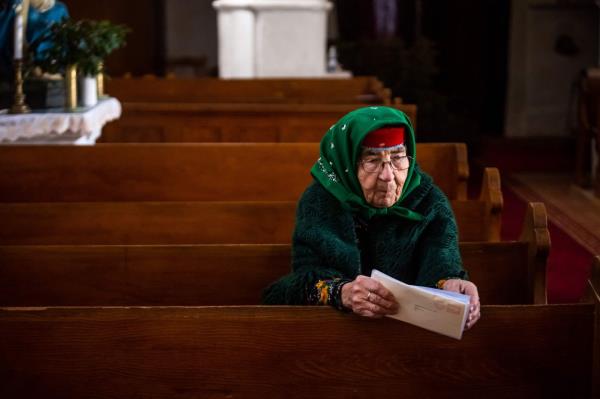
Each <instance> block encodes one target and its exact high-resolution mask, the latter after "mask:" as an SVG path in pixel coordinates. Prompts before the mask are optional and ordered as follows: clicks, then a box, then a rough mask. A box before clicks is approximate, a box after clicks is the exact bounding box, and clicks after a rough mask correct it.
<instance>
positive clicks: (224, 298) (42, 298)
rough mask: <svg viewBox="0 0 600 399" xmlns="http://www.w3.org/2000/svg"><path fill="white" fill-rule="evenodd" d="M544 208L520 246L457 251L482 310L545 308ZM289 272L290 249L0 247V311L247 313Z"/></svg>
mask: <svg viewBox="0 0 600 399" xmlns="http://www.w3.org/2000/svg"><path fill="white" fill-rule="evenodd" d="M549 246H550V239H549V233H548V228H547V220H546V214H545V209H544V206H543V204H539V203H534V204H530V206H529V209H528V213H527V216H526V219H525V222H524V225H523V232H522V235H521V239H520V240H519V241H513V242H496V243H490V242H486V243H482V242H478V243H461V244H460V249H461V254H462V257H463V263H464V265H465V267H466V268H467V270H468V271H469V273H470V277H471V279H472V280H473V281H474V282H475V283H476V284H477V285H478V287H479V290H480V294H481V300H482V303H488V304H489V303H493V304H523V303H546V302H547V299H546V278H545V275H546V274H545V271H546V261H547V257H548V251H549ZM289 270H290V246H289V245H273V244H271V245H266V244H265V245H241V244H234V245H172V246H169V245H152V246H148V245H142V246H140V245H120V246H98V245H83V246H69V245H67V246H29V245H21V246H9V245H4V246H0V306H72V305H80V306H83V305H85V306H100V305H127V306H135V305H143V306H146V305H152V306H158V305H160V306H171V305H253V304H258V303H260V293H261V291H262V289H264V288H265V287H266V286H267V285H268V284H270V283H271V282H273V281H275V280H276V279H278V278H279V277H281V276H283V275H285V274H287V273H288V272H289Z"/></svg>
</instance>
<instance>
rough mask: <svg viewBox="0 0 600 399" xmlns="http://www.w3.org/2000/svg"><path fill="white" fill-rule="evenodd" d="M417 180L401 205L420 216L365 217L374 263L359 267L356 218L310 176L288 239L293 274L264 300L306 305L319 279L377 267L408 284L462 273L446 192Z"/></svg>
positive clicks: (270, 289) (427, 179)
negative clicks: (415, 218) (308, 294)
mask: <svg viewBox="0 0 600 399" xmlns="http://www.w3.org/2000/svg"><path fill="white" fill-rule="evenodd" d="M415 169H416V170H415V172H416V173H419V174H420V175H421V184H420V185H419V186H418V187H417V188H416V189H414V191H412V192H411V193H410V195H408V196H407V197H406V198H405V199H403V201H402V205H403V206H404V207H406V208H408V209H411V210H414V211H416V212H418V213H419V214H421V215H423V216H424V220H422V221H412V220H408V219H405V218H400V217H397V216H391V215H385V216H375V217H373V218H372V219H371V220H370V221H369V225H368V231H369V233H368V239H367V240H366V242H365V243H363V247H364V248H367V250H368V251H369V254H370V259H372V260H373V264H372V265H368V267H365V268H364V269H363V267H362V265H361V260H360V259H361V256H360V249H359V247H358V245H357V241H358V240H357V235H356V230H355V225H354V219H353V216H352V213H351V212H350V211H347V210H344V209H343V208H342V207H341V206H340V203H339V201H338V200H337V199H336V198H335V197H333V196H332V195H331V194H330V193H329V192H327V190H325V188H323V186H321V185H320V184H319V183H318V182H316V181H314V182H313V183H312V184H311V185H310V186H309V187H308V188H307V189H306V191H305V192H304V194H303V195H302V197H301V198H300V201H299V203H298V209H297V214H296V228H295V231H294V236H293V242H292V273H290V274H288V275H287V276H284V277H282V278H281V279H280V280H278V281H276V282H275V283H273V284H272V285H270V286H269V287H267V289H266V290H265V291H264V293H263V302H264V303H265V304H288V305H301V304H306V298H307V293H308V291H309V290H310V289H311V288H312V287H313V286H314V285H315V284H316V283H317V281H318V280H323V279H331V278H338V277H341V278H347V279H351V280H353V279H355V278H356V277H357V276H358V275H359V274H362V273H361V271H362V270H366V269H368V270H370V269H378V270H380V271H382V272H384V273H386V274H388V275H390V276H392V277H394V278H396V279H398V280H401V281H403V282H405V283H408V284H416V285H422V286H428V287H434V286H435V285H436V283H437V282H438V281H439V280H440V279H443V278H448V277H458V278H466V272H465V271H464V269H463V267H462V262H461V258H460V253H459V249H458V231H457V227H456V221H455V219H454V215H453V213H452V210H451V209H450V204H449V203H448V199H447V198H446V196H445V195H444V194H443V193H442V192H441V191H440V189H439V188H438V187H437V186H435V185H434V184H433V182H432V179H431V177H429V176H428V175H426V174H425V173H423V172H421V171H420V170H419V168H418V167H416V168H415Z"/></svg>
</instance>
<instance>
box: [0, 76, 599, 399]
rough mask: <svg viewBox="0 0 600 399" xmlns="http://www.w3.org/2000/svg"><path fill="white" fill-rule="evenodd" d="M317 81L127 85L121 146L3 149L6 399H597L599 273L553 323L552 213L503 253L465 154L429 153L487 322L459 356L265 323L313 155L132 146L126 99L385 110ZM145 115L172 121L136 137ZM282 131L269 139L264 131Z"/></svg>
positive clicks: (403, 329) (537, 208)
mask: <svg viewBox="0 0 600 399" xmlns="http://www.w3.org/2000/svg"><path fill="white" fill-rule="evenodd" d="M369 79H370V80H369ZM315 81H316V82H312V80H306V81H305V82H300V83H298V81H296V80H283V79H280V80H273V81H267V82H264V81H239V82H238V81H202V80H196V81H188V82H186V84H183V83H180V82H176V83H173V82H172V81H171V82H169V81H167V80H160V79H154V80H140V81H137V82H136V80H134V79H130V80H127V79H125V80H122V81H121V82H120V83H122V84H121V85H118V84H117V83H119V81H118V80H115V81H113V82H111V85H114V86H109V92H111V94H113V93H115V94H116V93H119V96H121V95H122V98H121V99H122V100H123V104H124V116H123V119H122V120H120V121H118V122H116V123H115V125H119V124H121V123H122V125H120V126H117V127H116V128H115V129H117V128H118V129H120V131H121V132H122V133H120V134H122V137H124V139H122V140H109V139H108V138H107V137H109V136H107V137H105V141H107V142H106V143H102V144H99V145H96V146H91V147H65V146H1V147H0V170H2V171H3V173H2V174H0V220H1V221H2V222H1V223H0V397H2V398H4V397H6V398H13V397H19V398H21V397H24V398H25V397H46V398H66V397H74V398H75V397H78V398H81V397H86V398H137V397H139V398H142V397H148V398H150V397H152V398H191V397H202V398H212V397H248V398H259V397H260V398H265V397H283V396H288V397H298V398H304V397H332V398H338V397H339V398H342V397H343V398H346V397H356V398H360V397H367V396H373V397H377V396H379V397H390V396H402V397H407V398H422V397H434V396H435V397H457V396H460V397H481V396H484V395H485V396H486V397H490V398H501V397H502V398H504V397H507V396H510V397H516V398H534V397H577V398H579V397H582V398H583V397H597V396H598V395H600V375H599V374H598V373H599V372H600V364H599V363H598V362H599V361H600V315H599V313H600V296H599V295H600V258H596V263H595V265H594V267H593V275H592V277H591V279H590V289H589V295H588V298H587V300H586V301H585V302H582V303H574V304H565V305H549V304H547V295H546V264H547V257H548V252H549V250H550V236H549V232H548V227H547V218H546V213H545V208H544V206H543V204H540V203H531V204H529V206H528V211H527V214H526V216H525V219H524V221H523V227H522V234H521V237H520V239H519V240H517V241H501V240H500V228H501V224H500V220H501V219H500V218H501V211H502V192H501V188H500V174H499V171H498V170H497V169H495V168H486V170H485V172H484V176H483V184H482V187H481V190H480V194H479V196H478V198H475V199H469V198H467V195H466V193H467V183H468V181H467V180H468V177H469V165H468V161H467V152H466V151H467V149H466V146H465V145H464V144H460V143H436V144H419V145H418V148H417V153H418V159H419V163H420V165H421V167H422V168H423V169H424V170H425V171H426V172H427V173H429V174H430V175H431V176H432V177H433V178H434V180H435V181H436V183H437V184H438V185H439V186H440V187H441V188H442V190H443V191H444V192H445V193H446V195H447V196H448V197H449V199H450V200H451V205H452V208H453V211H454V213H455V215H456V219H457V222H458V227H459V233H460V250H461V254H462V257H463V260H464V263H465V266H466V268H467V269H468V270H469V272H470V275H471V278H472V280H473V281H474V282H475V283H476V284H477V285H478V287H479V290H480V294H481V300H482V304H483V308H482V319H481V320H480V321H479V322H478V324H477V325H476V326H475V327H474V328H473V329H472V330H471V331H468V332H466V333H465V335H464V337H463V339H462V340H461V341H455V340H452V339H449V338H447V337H444V336H441V335H437V334H434V333H429V332H427V331H424V330H422V329H418V328H416V327H413V326H410V325H406V324H404V323H400V322H397V321H394V320H390V319H384V320H377V321H373V320H367V319H364V318H361V317H358V316H354V315H352V314H343V313H340V312H337V311H335V310H333V309H329V308H318V307H285V306H281V307H272V306H271V307H267V306H260V293H261V290H262V289H263V288H264V287H265V286H266V285H267V284H268V283H270V282H272V281H273V280H275V279H276V278H278V277H280V276H281V275H283V274H286V273H287V272H288V271H289V265H290V257H291V247H290V238H291V234H292V229H293V225H294V211H295V201H296V200H297V198H298V197H299V195H300V193H301V192H302V191H303V190H304V188H305V187H306V185H307V184H308V183H309V182H310V180H311V178H310V175H309V169H310V167H311V166H312V164H313V163H314V161H315V160H316V158H317V156H318V144H317V143H316V142H315V141H316V140H308V142H304V143H298V142H291V143H290V142H281V141H303V140H267V139H265V140H257V141H265V142H259V143H255V142H252V141H250V140H242V139H241V138H242V137H243V136H237V137H238V138H237V139H236V140H222V139H221V140H200V139H198V138H199V137H203V136H202V134H195V133H194V129H195V125H193V124H192V123H191V122H190V121H189V120H184V121H182V122H181V123H182V125H183V124H186V123H188V127H189V129H190V130H189V131H190V132H191V133H190V134H189V135H188V136H187V137H188V138H193V139H186V140H179V139H175V140H170V136H168V135H162V136H160V140H156V139H155V137H156V136H152V135H150V136H145V135H144V133H143V132H144V128H143V127H142V128H140V130H137V131H135V132H136V133H134V134H133V136H132V137H129V138H127V131H128V129H129V127H127V126H130V125H128V123H129V122H128V119H127V118H128V114H129V112H130V111H129V108H128V106H127V101H128V100H130V99H131V100H133V101H135V102H136V103H139V104H143V106H146V105H148V106H150V105H153V104H152V103H153V102H154V103H160V102H161V101H162V103H161V104H163V105H164V104H166V105H168V106H169V107H170V108H172V109H177V108H179V107H181V108H183V109H188V110H189V109H194V108H193V107H195V106H198V104H200V105H202V106H204V105H206V106H207V107H208V108H210V107H217V106H225V108H223V109H226V107H232V108H231V109H234V108H235V107H237V106H242V107H244V106H245V107H248V108H249V107H250V106H252V107H255V108H256V109H257V110H260V109H261V107H263V109H266V110H271V109H273V108H270V107H271V106H273V105H282V104H283V105H284V106H287V107H289V106H290V104H291V105H293V107H290V109H291V108H294V107H296V108H302V107H304V106H312V107H314V108H315V109H317V108H323V109H327V107H329V106H330V105H332V104H333V105H334V106H340V109H342V108H341V107H347V108H344V109H351V107H357V106H360V103H361V102H363V103H364V102H367V101H368V102H369V103H374V104H377V103H381V104H384V103H389V102H390V100H389V93H388V96H387V99H386V97H385V96H384V95H382V96H381V97H380V98H377V99H374V97H372V96H371V97H364V95H365V93H368V90H365V87H367V88H370V90H371V91H372V92H375V94H376V93H379V95H381V94H382V93H384V94H385V93H386V92H387V89H382V88H381V87H379V86H377V85H375V86H365V84H364V82H365V81H371V82H372V81H373V79H372V78H364V79H363V78H360V79H350V80H348V81H344V80H339V81H338V80H336V81H328V80H320V82H317V80H315ZM256 82H259V83H256ZM308 82H311V83H308ZM333 82H335V83H333ZM340 82H341V83H340ZM343 82H346V83H348V86H352V87H350V88H347V92H348V93H350V94H347V93H346V94H344V93H345V92H344V90H346V89H344V88H343V87H344V84H343ZM169 83H172V84H169ZM302 83H305V84H302ZM152 84H155V86H151V85H152ZM219 84H222V85H223V88H222V89H220V90H222V91H223V95H222V97H218V96H217V95H216V94H215V93H218V92H219V89H218V87H219ZM236 84H239V85H241V86H237V89H236ZM369 84H371V85H372V84H373V83H369ZM160 85H162V86H160ZM194 85H195V86H194ZM244 85H246V86H244ZM278 85H279V86H278ZM313 85H314V86H313ZM334 86H335V87H334ZM151 87H154V88H153V89H151ZM160 87H162V89H160ZM319 87H321V88H320V89H319ZM357 87H358V88H359V89H356V88H357ZM374 87H375V89H374ZM274 88H275V89H274ZM334 89H335V90H334ZM117 90H122V91H121V92H118V91H117ZM202 90H206V91H205V92H203V91H202ZM252 90H254V91H252ZM260 90H264V92H262V94H261V92H260ZM294 90H295V91H294ZM302 90H304V92H305V93H308V94H306V98H304V97H302V94H301V92H302ZM378 90H379V92H378ZM357 91H358V92H360V95H361V96H363V97H358V95H357V94H356V93H357ZM161 93H162V94H161ZM206 93H208V94H206ZM371 94H373V93H371ZM128 95H130V96H131V97H127V96H128ZM179 95H180V97H178V96H179ZM211 96H213V97H214V98H221V99H220V100H219V99H217V100H215V101H214V103H210V99H211V98H213V97H211ZM252 96H255V98H254V97H252ZM227 99H231V100H230V101H231V103H226V102H225V101H227ZM253 99H254V100H253ZM294 99H296V103H294ZM315 99H319V101H320V102H316V100H315ZM236 101H237V103H236ZM250 101H252V103H250V104H249V102H250ZM311 101H312V104H310V102H311ZM342 101H344V102H345V103H347V104H346V105H345V104H335V102H338V103H339V102H342ZM232 103H233V104H232ZM396 105H397V106H398V105H401V102H399V101H397V102H396ZM413 107H414V106H413ZM148 109H152V108H151V107H150V108H148ZM213 109H216V108H213ZM414 109H415V112H416V107H415V108H414ZM223 112H224V115H225V119H231V120H233V119H235V116H234V115H235V112H237V111H232V113H231V116H230V117H229V118H227V117H226V115H227V113H226V111H223ZM345 112H346V111H342V112H341V113H338V114H335V115H334V114H332V115H333V116H332V117H333V118H334V122H335V120H337V119H338V118H339V117H340V116H341V115H342V114H343V113H345ZM191 113H192V114H193V112H191ZM151 114H152V115H154V117H156V120H161V118H162V116H161V114H160V113H156V112H155V111H151V112H150V113H149V114H147V115H145V116H144V115H141V116H139V118H140V119H139V120H140V121H144V120H146V119H148V118H150V116H151ZM271 115H272V114H271V113H270V112H266V113H264V114H262V115H261V116H260V117H258V116H257V117H256V118H257V119H256V120H257V121H258V120H259V119H260V118H263V120H264V122H263V123H264V126H268V124H269V123H272V122H273V121H272V120H271V119H270V118H271ZM170 118H171V116H169V115H167V116H165V118H164V119H162V122H160V123H161V124H162V125H164V126H169V125H170V124H171V123H172V119H170ZM306 118H307V119H311V118H314V117H313V116H311V115H310V114H307V115H306ZM327 127H328V126H327ZM327 127H326V128H325V129H320V128H319V129H320V130H316V131H314V132H312V133H311V134H313V135H314V136H311V137H315V138H320V135H322V134H323V132H324V131H325V130H326V129H327ZM280 129H281V130H280V131H278V133H277V134H278V135H279V136H278V137H283V133H281V132H283V131H284V130H285V128H284V127H281V126H280ZM199 131H200V132H201V131H202V129H199ZM257 132H258V131H257ZM263 133H264V137H270V136H268V135H269V134H270V133H271V132H270V131H269V130H265V131H264V132H263ZM294 134H295V133H294V131H293V130H289V131H286V133H285V135H287V136H286V137H293V136H294ZM147 137H149V139H148V140H145V138H147ZM253 137H254V136H253ZM108 141H114V142H110V143H109V142H108ZM123 141H127V142H129V143H123ZM157 141H158V142H160V143H157ZM182 141H184V142H182ZM215 141H231V142H228V143H216V142H215ZM268 141H272V142H268Z"/></svg>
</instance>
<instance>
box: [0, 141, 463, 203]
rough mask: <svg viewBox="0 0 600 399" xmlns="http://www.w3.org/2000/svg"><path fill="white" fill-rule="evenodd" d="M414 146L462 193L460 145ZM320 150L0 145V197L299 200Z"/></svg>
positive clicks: (429, 167) (438, 178) (426, 165)
mask: <svg viewBox="0 0 600 399" xmlns="http://www.w3.org/2000/svg"><path fill="white" fill-rule="evenodd" d="M417 152H418V156H419V165H420V166H421V167H422V169H423V170H424V171H425V172H427V173H429V174H430V175H431V176H432V177H433V178H434V180H435V183H436V184H437V185H438V186H439V187H440V188H441V189H442V191H444V193H445V194H446V195H447V196H448V197H449V198H450V199H466V182H467V178H468V164H467V163H466V162H467V161H466V146H465V145H464V144H461V143H428V144H417ZM318 154H319V146H318V143H296V144H292V143H219V144H215V143H204V144H106V145H96V146H87V147H78V146H0V170H2V173H1V174H0V202H56V201H62V202H81V201H97V202H103V201H290V200H291V201H296V200H298V198H299V197H300V194H301V193H302V192H303V191H304V189H305V188H306V187H307V186H308V184H309V183H310V182H311V181H312V176H311V175H310V168H311V167H312V166H313V164H314V163H315V161H316V160H317V158H318Z"/></svg>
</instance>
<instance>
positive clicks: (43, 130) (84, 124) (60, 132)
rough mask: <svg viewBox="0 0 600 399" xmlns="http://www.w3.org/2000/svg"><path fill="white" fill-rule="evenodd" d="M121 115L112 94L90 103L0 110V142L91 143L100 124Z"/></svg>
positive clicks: (99, 129)
mask: <svg viewBox="0 0 600 399" xmlns="http://www.w3.org/2000/svg"><path fill="white" fill-rule="evenodd" d="M120 116H121V103H120V102H119V101H118V100H117V99H116V98H113V97H106V98H103V99H101V100H100V101H98V103H97V104H96V105H95V106H93V107H88V108H76V109H75V110H73V111H71V112H67V111H65V109H64V108H49V109H40V110H35V109H34V110H33V112H31V113H27V114H9V113H8V110H6V109H3V110H0V145H5V144H67V145H93V144H95V143H96V140H98V138H99V137H100V135H101V134H102V127H103V126H104V125H105V124H106V123H108V122H110V121H112V120H115V119H118V118H119V117H120Z"/></svg>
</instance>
